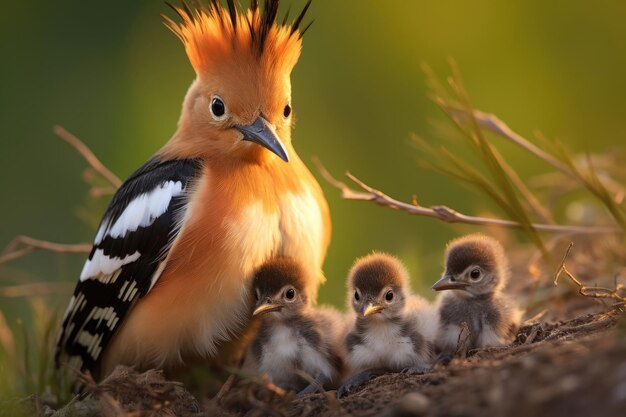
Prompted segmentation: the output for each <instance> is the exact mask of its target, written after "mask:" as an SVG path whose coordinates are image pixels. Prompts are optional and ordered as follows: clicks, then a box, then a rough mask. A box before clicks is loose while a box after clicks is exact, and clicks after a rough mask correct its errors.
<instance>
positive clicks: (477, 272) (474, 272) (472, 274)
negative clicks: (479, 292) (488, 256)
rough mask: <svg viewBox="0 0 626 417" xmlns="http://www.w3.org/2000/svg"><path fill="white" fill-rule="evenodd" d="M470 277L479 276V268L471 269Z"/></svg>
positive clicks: (475, 277)
mask: <svg viewBox="0 0 626 417" xmlns="http://www.w3.org/2000/svg"><path fill="white" fill-rule="evenodd" d="M470 278H471V279H478V278H480V269H472V272H470Z"/></svg>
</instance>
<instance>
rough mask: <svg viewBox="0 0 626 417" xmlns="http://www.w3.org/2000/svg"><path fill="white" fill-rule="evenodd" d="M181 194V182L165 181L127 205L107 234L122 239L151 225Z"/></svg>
mask: <svg viewBox="0 0 626 417" xmlns="http://www.w3.org/2000/svg"><path fill="white" fill-rule="evenodd" d="M182 193H183V183H182V182H181V181H166V182H164V183H162V184H161V185H160V186H158V187H157V188H155V189H154V190H152V191H150V192H149V193H144V194H140V195H139V196H137V198H135V199H134V200H132V201H131V202H130V203H128V206H126V208H125V209H124V211H123V212H122V214H121V215H120V217H119V218H118V219H117V220H116V221H115V223H114V224H113V226H111V229H110V230H109V232H108V235H109V236H111V237H112V238H114V239H117V238H119V237H124V236H126V234H127V233H128V232H134V231H135V230H137V229H138V228H140V227H146V226H149V225H151V224H152V223H153V222H154V220H155V219H157V218H158V217H159V216H161V215H162V214H163V213H165V212H166V211H167V207H168V206H169V205H170V201H171V200H172V198H173V197H177V196H179V195H181V194H182Z"/></svg>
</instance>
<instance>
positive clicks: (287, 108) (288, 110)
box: [283, 104, 291, 117]
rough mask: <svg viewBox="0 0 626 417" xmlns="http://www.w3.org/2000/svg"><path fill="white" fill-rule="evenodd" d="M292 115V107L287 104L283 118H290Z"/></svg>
mask: <svg viewBox="0 0 626 417" xmlns="http://www.w3.org/2000/svg"><path fill="white" fill-rule="evenodd" d="M290 114H291V106H290V105H289V104H287V105H286V106H285V109H284V110H283V116H285V117H289V115H290Z"/></svg>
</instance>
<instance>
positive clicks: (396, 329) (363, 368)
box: [338, 253, 437, 396]
mask: <svg viewBox="0 0 626 417" xmlns="http://www.w3.org/2000/svg"><path fill="white" fill-rule="evenodd" d="M348 304H349V306H350V307H351V308H352V309H353V310H354V312H355V317H354V322H353V325H352V329H351V330H350V331H349V332H348V334H347V337H346V339H345V344H346V352H347V353H346V364H347V367H348V370H349V373H350V374H351V375H352V377H351V378H350V379H349V380H348V381H347V382H345V383H344V385H343V386H342V387H341V389H340V390H339V392H338V395H339V396H343V395H345V394H347V393H348V392H350V391H352V390H353V389H354V388H356V387H357V386H359V385H361V384H362V383H363V382H365V381H366V380H368V379H369V378H371V377H372V376H375V375H377V374H380V373H382V372H399V371H408V372H410V373H423V372H425V371H427V370H429V369H430V367H431V365H432V359H433V349H432V347H433V346H432V345H433V342H434V337H435V335H436V329H437V324H436V318H437V316H436V311H435V310H434V308H433V307H432V306H431V305H430V303H428V301H426V300H425V299H423V298H422V297H420V296H418V295H414V294H412V293H411V290H410V288H409V276H408V272H407V270H406V268H405V267H404V265H403V264H402V262H400V260H398V259H397V258H395V257H393V256H391V255H387V254H384V253H373V254H371V255H368V256H366V257H364V258H361V259H358V260H357V261H356V262H355V263H354V266H353V267H352V269H351V270H350V273H349V275H348Z"/></svg>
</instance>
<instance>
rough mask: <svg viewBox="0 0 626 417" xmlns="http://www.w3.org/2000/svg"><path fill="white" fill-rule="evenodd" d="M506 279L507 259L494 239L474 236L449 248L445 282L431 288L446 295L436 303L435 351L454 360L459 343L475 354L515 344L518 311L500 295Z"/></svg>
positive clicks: (518, 317) (443, 279)
mask: <svg viewBox="0 0 626 417" xmlns="http://www.w3.org/2000/svg"><path fill="white" fill-rule="evenodd" d="M509 276H510V270H509V263H508V259H507V257H506V254H505V252H504V248H503V247H502V245H501V244H500V242H498V241H497V240H495V239H493V238H491V237H488V236H485V235H482V234H472V235H467V236H463V237H460V238H458V239H456V240H453V241H451V242H450V243H448V246H447V248H446V254H445V271H444V274H443V277H442V278H441V279H440V280H439V281H437V282H436V283H435V285H433V289H434V290H436V291H444V290H445V291H446V292H445V293H443V294H442V295H441V297H440V298H439V300H438V302H437V304H438V309H439V319H440V327H439V332H438V336H437V342H436V345H437V347H438V349H439V350H441V351H442V352H443V353H444V354H446V355H452V354H454V353H455V352H456V350H457V347H460V346H459V344H461V343H462V344H463V345H464V348H465V349H474V348H477V347H492V346H502V345H504V344H507V343H510V342H511V341H512V340H513V338H514V337H515V334H516V332H517V329H518V327H519V324H520V319H521V315H522V312H521V310H520V309H518V307H517V306H516V304H515V302H514V301H513V300H512V299H511V298H509V297H508V296H507V295H506V294H504V293H503V291H502V290H503V288H504V286H505V284H506V282H507V281H508V279H509ZM463 332H466V333H465V334H463Z"/></svg>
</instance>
